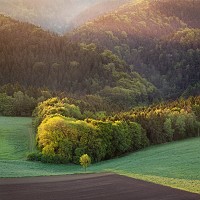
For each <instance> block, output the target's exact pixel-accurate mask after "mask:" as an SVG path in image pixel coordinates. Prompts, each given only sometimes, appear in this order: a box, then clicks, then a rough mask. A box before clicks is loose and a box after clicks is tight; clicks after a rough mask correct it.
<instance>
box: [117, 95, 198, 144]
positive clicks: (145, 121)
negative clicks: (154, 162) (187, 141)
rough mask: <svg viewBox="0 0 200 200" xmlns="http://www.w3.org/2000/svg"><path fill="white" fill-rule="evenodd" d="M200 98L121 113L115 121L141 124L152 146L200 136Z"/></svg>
mask: <svg viewBox="0 0 200 200" xmlns="http://www.w3.org/2000/svg"><path fill="white" fill-rule="evenodd" d="M199 105H200V96H197V97H190V98H188V99H186V100H185V99H179V100H177V101H174V102H168V103H160V104H158V105H152V106H150V107H143V108H137V109H133V110H132V111H130V112H127V113H121V114H118V115H116V116H115V117H114V119H113V120H116V119H119V120H129V121H132V122H137V123H139V124H140V125H141V126H142V127H143V128H144V129H145V130H146V133H147V137H148V139H149V140H150V142H151V143H152V144H160V143H165V142H168V141H172V140H179V139H183V138H188V137H195V136H198V130H199V128H200V126H199Z"/></svg>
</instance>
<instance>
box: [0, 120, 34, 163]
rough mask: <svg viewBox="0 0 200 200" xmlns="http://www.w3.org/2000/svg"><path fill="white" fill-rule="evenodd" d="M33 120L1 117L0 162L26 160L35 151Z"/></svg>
mask: <svg viewBox="0 0 200 200" xmlns="http://www.w3.org/2000/svg"><path fill="white" fill-rule="evenodd" d="M31 122H32V119H31V118H17V117H0V160H2V159H6V160H13V159H14V160H16V159H24V158H25V157H26V155H27V153H28V152H30V151H33V148H34V136H33V133H32V127H31Z"/></svg>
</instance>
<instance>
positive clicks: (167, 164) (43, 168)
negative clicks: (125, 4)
mask: <svg viewBox="0 0 200 200" xmlns="http://www.w3.org/2000/svg"><path fill="white" fill-rule="evenodd" d="M2 119H4V118H0V121H1V120H2ZM13 119H14V118H10V120H11V122H13ZM24 119H26V118H24ZM10 120H9V118H7V119H6V121H7V122H5V123H8V124H9V121H10ZM26 120H28V119H26ZM26 120H25V121H24V124H25V126H24V128H25V127H26V128H25V129H21V130H27V127H28V126H27V124H26V123H25V122H28V121H26ZM29 120H30V119H29ZM11 122H10V126H9V127H7V128H12V127H13V128H14V129H13V130H15V129H16V133H17V130H20V128H18V125H19V126H21V125H22V126H23V123H22V121H21V118H20V122H21V123H20V124H18V125H17V123H15V125H12V126H11ZM2 124H4V123H2V122H0V135H1V133H2ZM4 130H5V127H4ZM4 132H5V131H4ZM18 134H19V132H18ZM26 134H27V135H28V134H29V133H28V131H26ZM20 137H21V136H20ZM10 138H11V139H12V137H10ZM26 138H28V139H30V137H29V136H28V137H26ZM21 139H23V138H21ZM21 139H20V140H18V141H19V144H22V143H21ZM28 139H27V140H28ZM4 141H5V140H4ZM11 142H12V141H7V143H9V144H11ZM7 143H6V144H7ZM1 144H2V142H1ZM6 146H7V145H6ZM26 147H27V146H26ZM1 149H2V147H1V146H0V150H1ZM3 149H5V148H3ZM11 149H12V148H11ZM23 152H27V151H26V150H23ZM7 155H9V154H7ZM14 156H15V155H12V156H11V155H9V157H8V159H6V158H5V155H4V156H2V153H1V154H0V177H24V176H47V175H63V174H73V173H83V171H84V170H83V169H82V168H81V167H80V166H77V165H53V164H43V163H33V162H27V161H25V160H23V159H22V160H18V159H19V156H18V153H17V154H16V160H9V159H10V158H12V159H13V158H14ZM88 172H89V173H93V172H94V173H97V172H114V173H118V174H122V175H126V176H129V177H134V178H137V179H142V180H146V181H150V182H154V183H158V184H161V185H167V186H170V187H173V188H179V189H182V190H186V191H190V192H195V193H199V194H200V138H192V139H188V140H184V141H179V142H172V143H168V144H164V145H157V146H153V147H149V148H146V149H144V150H142V151H138V152H135V153H132V154H129V155H127V156H124V157H121V158H117V159H113V160H108V161H104V162H100V163H97V164H93V165H91V166H90V167H89V168H88Z"/></svg>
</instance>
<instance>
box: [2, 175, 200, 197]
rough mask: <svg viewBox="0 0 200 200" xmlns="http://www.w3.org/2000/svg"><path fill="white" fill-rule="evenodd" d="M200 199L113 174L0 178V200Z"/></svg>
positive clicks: (190, 194)
mask: <svg viewBox="0 0 200 200" xmlns="http://www.w3.org/2000/svg"><path fill="white" fill-rule="evenodd" d="M77 199H80V200H85V199H92V200H98V199H99V200H100V199H101V200H107V199H111V200H112V199H113V200H127V199H131V200H200V195H198V194H193V193H189V192H185V191H181V190H177V189H172V188H169V187H165V186H161V185H156V184H153V183H148V182H145V181H140V180H136V179H132V178H128V177H125V176H120V175H116V174H84V175H67V176H52V177H34V178H12V179H10V178H8V179H5V178H2V179H0V200H77Z"/></svg>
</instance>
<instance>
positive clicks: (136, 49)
mask: <svg viewBox="0 0 200 200" xmlns="http://www.w3.org/2000/svg"><path fill="white" fill-rule="evenodd" d="M199 10H200V1H198V0H184V1H174V0H152V1H150V0H137V1H133V0H132V1H131V2H129V3H127V4H125V5H123V6H121V7H120V8H118V9H116V10H115V11H113V12H111V13H109V14H106V15H103V16H101V17H99V18H97V19H96V20H93V21H91V22H89V23H86V24H84V25H83V26H81V27H80V28H78V29H76V30H75V31H74V32H73V33H72V34H71V40H72V41H84V42H86V43H91V42H92V43H95V44H98V45H99V46H101V47H102V48H106V49H109V50H111V51H113V52H114V53H115V54H117V55H118V56H119V57H120V58H121V59H124V60H125V61H126V62H127V63H128V64H129V65H131V69H132V70H136V71H137V72H139V73H140V75H141V76H143V77H146V78H147V79H148V80H149V81H150V82H152V83H153V84H154V85H156V86H157V88H159V90H160V92H161V93H162V95H163V97H164V98H177V97H179V96H181V95H186V96H189V95H191V94H195V93H196V94H199V93H200V88H199V84H200V83H199V82H200V73H199V72H200V66H199V62H200V56H199V48H200V42H199V41H200V36H199V32H200V29H199V28H200V23H199V21H200V12H199ZM194 88H195V89H194ZM194 90H196V92H194Z"/></svg>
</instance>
